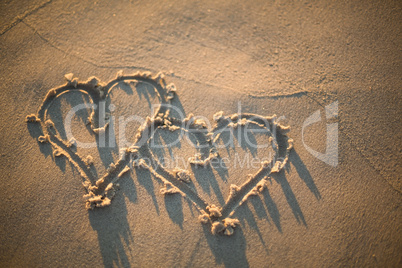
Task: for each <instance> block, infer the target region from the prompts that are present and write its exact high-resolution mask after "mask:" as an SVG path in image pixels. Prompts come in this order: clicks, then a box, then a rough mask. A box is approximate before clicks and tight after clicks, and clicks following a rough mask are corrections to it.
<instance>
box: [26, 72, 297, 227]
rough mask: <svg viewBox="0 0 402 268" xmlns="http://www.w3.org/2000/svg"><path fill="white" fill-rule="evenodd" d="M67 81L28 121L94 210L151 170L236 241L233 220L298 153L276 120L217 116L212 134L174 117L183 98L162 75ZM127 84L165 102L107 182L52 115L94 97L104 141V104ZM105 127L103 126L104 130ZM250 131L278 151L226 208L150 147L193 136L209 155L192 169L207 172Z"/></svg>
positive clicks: (93, 125) (97, 130)
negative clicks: (134, 175)
mask: <svg viewBox="0 0 402 268" xmlns="http://www.w3.org/2000/svg"><path fill="white" fill-rule="evenodd" d="M65 78H66V80H67V84H65V85H62V86H60V87H57V88H54V89H51V90H50V91H49V92H48V94H47V95H46V97H45V99H44V101H43V103H42V105H41V106H40V108H39V110H38V113H37V114H31V115H28V116H27V117H26V121H27V122H29V123H37V124H40V126H41V128H42V132H43V135H41V136H39V137H38V141H39V142H41V143H50V144H51V146H52V148H53V155H54V156H55V157H58V156H63V155H64V156H65V157H67V159H68V160H69V161H70V162H71V163H72V164H73V165H74V166H75V167H76V168H77V170H78V171H79V173H80V176H81V177H82V179H83V185H84V187H85V189H86V191H87V194H85V195H84V199H85V202H86V207H87V208H88V209H94V208H95V207H104V206H108V205H110V204H111V200H112V198H113V197H114V195H115V193H116V190H117V187H118V186H119V185H118V180H119V179H120V178H121V177H122V176H123V174H125V173H126V172H129V171H130V170H133V169H141V168H142V169H148V170H149V171H150V172H151V173H152V174H153V175H154V177H155V178H157V179H159V180H160V181H162V182H163V184H164V187H163V188H162V189H161V191H160V192H161V193H162V194H175V193H179V194H181V195H182V196H184V197H186V198H188V199H189V200H191V202H192V203H193V204H194V205H195V207H196V208H197V209H198V211H199V212H200V216H199V220H200V221H201V222H202V223H204V224H210V225H211V232H212V233H213V234H225V235H231V234H232V233H233V231H234V227H235V226H236V225H238V224H239V221H238V220H237V219H234V218H232V217H233V214H234V212H235V210H236V208H237V207H238V206H240V205H241V204H242V203H243V202H245V201H246V200H247V198H248V197H249V196H250V195H256V194H258V193H259V192H261V191H263V190H264V188H265V187H266V186H267V185H266V180H267V179H268V178H269V176H270V174H272V173H277V172H280V171H281V170H282V169H283V168H284V166H285V165H286V163H287V161H288V156H289V152H290V150H291V149H292V147H293V140H292V139H290V138H288V136H287V132H288V131H289V127H285V126H283V125H281V124H279V123H278V122H277V121H276V117H275V116H272V117H267V116H260V115H256V114H247V113H242V114H233V115H230V116H225V115H224V114H223V112H217V113H216V114H215V115H214V116H213V119H214V121H215V123H214V126H212V128H208V127H207V124H206V122H205V121H204V120H202V119H199V118H197V117H195V116H193V115H192V114H190V115H189V116H188V117H186V118H184V119H179V118H175V117H174V116H171V115H170V112H171V107H172V106H171V101H172V99H174V97H175V96H176V94H177V92H176V88H175V86H174V85H173V84H167V83H166V81H165V78H164V75H163V74H162V73H158V74H157V75H152V74H151V73H150V72H143V73H140V72H137V73H135V74H132V75H124V74H123V73H122V71H119V72H118V73H117V76H116V78H115V79H112V80H111V81H109V82H108V83H102V82H101V81H100V80H99V79H98V78H96V77H90V78H89V79H88V80H87V81H85V82H79V81H78V79H77V78H74V77H73V75H72V74H67V75H66V76H65ZM122 81H127V82H128V81H136V82H141V83H147V84H149V85H151V86H152V87H153V88H154V89H155V92H156V94H157V95H158V96H159V99H160V105H159V107H158V109H157V111H156V112H155V114H154V115H153V116H152V117H147V118H146V120H145V122H144V123H143V124H142V125H141V126H140V127H139V129H138V131H137V133H136V135H135V139H134V142H133V143H132V145H131V146H129V147H128V148H125V149H124V150H123V152H122V154H121V157H120V159H119V160H118V161H117V163H112V164H111V165H110V166H109V168H108V169H107V171H106V173H105V174H104V175H103V176H101V177H100V178H96V177H95V176H94V175H93V173H92V172H91V170H90V165H91V162H92V161H91V159H88V158H86V159H83V158H82V157H80V156H79V155H78V154H77V153H76V152H74V150H72V147H74V146H75V144H74V141H73V140H69V141H67V140H64V139H62V138H61V136H60V134H59V133H58V130H57V129H56V127H55V124H54V122H52V121H51V120H50V119H49V118H48V117H49V116H48V109H49V107H50V105H51V104H52V102H53V101H54V100H55V99H56V98H58V97H59V96H60V95H62V94H64V93H67V92H71V91H79V92H81V93H83V94H85V95H87V96H88V97H89V100H90V103H91V104H92V113H91V114H90V116H89V118H88V124H89V125H90V129H91V130H92V131H93V133H94V134H95V135H100V134H101V133H104V132H105V130H106V129H107V128H108V126H109V122H108V121H107V120H106V121H103V122H101V121H102V120H99V121H97V120H96V119H97V118H100V117H101V114H102V112H104V111H102V110H101V109H100V106H99V103H100V102H101V101H104V100H105V99H106V98H107V96H108V95H109V93H110V91H111V89H112V87H113V86H114V85H116V84H117V83H119V82H122ZM103 116H104V114H103ZM99 122H101V125H98V124H99ZM248 126H253V127H255V128H259V129H262V130H264V131H265V133H266V136H267V138H268V140H269V143H270V144H271V146H272V149H273V151H274V157H273V158H272V160H271V161H263V162H261V163H260V166H259V168H258V170H256V172H255V174H253V175H249V176H248V177H247V178H246V179H245V181H244V182H243V183H242V184H241V185H238V186H237V185H234V184H232V185H230V191H229V193H228V197H227V199H226V202H225V204H224V205H223V206H222V207H218V206H216V205H215V204H210V203H208V202H206V201H205V200H203V199H202V198H201V197H200V196H199V195H198V194H197V192H196V191H194V190H193V189H192V188H191V187H190V186H189V183H190V182H191V180H192V175H191V173H190V172H189V171H188V170H185V169H178V168H175V169H168V168H166V167H165V166H164V165H163V164H162V163H160V161H159V160H158V157H157V156H156V155H155V154H154V152H153V151H152V149H151V148H150V147H151V146H150V144H149V142H150V141H151V140H152V139H153V138H154V135H155V133H157V132H158V131H161V130H163V131H169V132H180V133H185V134H186V135H192V136H193V137H195V138H196V139H197V143H198V145H197V146H198V147H197V148H201V147H202V151H203V153H197V154H196V155H194V156H193V157H191V158H190V159H189V163H190V165H192V166H193V167H195V168H196V167H200V166H201V167H205V166H209V165H212V163H213V162H214V161H219V158H220V154H219V150H220V148H219V146H217V143H218V141H219V139H221V135H222V133H223V132H224V131H227V130H233V129H239V128H245V127H248ZM145 159H153V161H151V162H150V161H148V162H147V161H145Z"/></svg>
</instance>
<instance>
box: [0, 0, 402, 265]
mask: <svg viewBox="0 0 402 268" xmlns="http://www.w3.org/2000/svg"><path fill="white" fill-rule="evenodd" d="M401 8H402V6H401V3H400V2H398V1H381V2H379V1H341V2H334V3H333V2H331V1H320V2H309V1H307V2H303V3H292V4H291V3H286V2H282V1H255V2H254V1H253V2H250V3H249V2H245V1H234V0H232V1H222V2H217V1H203V2H198V1H193V0H189V1H170V2H169V3H159V2H156V1H147V2H146V3H137V2H134V1H116V3H104V2H103V1H86V2H84V3H82V2H81V1H57V0H54V1H39V0H38V1H17V2H3V3H1V8H0V14H1V17H2V19H1V20H0V60H1V66H2V67H1V68H2V72H1V74H0V79H1V92H2V95H1V96H2V98H1V104H0V112H1V115H2V116H1V119H0V120H1V124H0V133H1V141H0V142H1V146H0V148H1V156H0V159H1V162H0V163H1V166H0V169H1V170H0V174H1V182H2V187H0V196H1V199H0V200H1V201H0V216H1V222H0V223H1V227H0V266H1V267H87V266H91V267H102V266H105V267H112V266H117V267H214V266H225V267H248V266H250V267H268V266H279V267H283V266H286V267H287V266H309V267H312V266H313V267H321V266H381V267H384V266H386V267H398V266H401V264H402V253H401V252H402V230H401V228H402V226H401V222H402V209H401V201H402V196H401V191H402V182H401V175H400V174H401V172H402V168H401V164H400V163H401V149H400V148H401V140H402V135H401V130H402V129H401V115H402V105H401V104H402V103H401V100H402V99H401V97H402V93H401V80H400V77H401V70H402V68H401V41H402V40H401V21H402V18H401V14H402V13H401ZM119 70H123V74H124V75H129V74H132V73H135V72H137V71H141V72H145V71H149V72H152V73H153V74H157V73H158V72H163V73H164V74H165V79H166V81H167V83H174V85H175V87H176V88H177V91H176V93H175V96H174V98H173V100H172V105H173V106H174V107H176V108H177V109H176V110H174V111H173V112H172V114H171V116H172V117H173V118H179V119H183V118H184V117H188V116H189V115H190V114H191V113H192V114H194V115H195V116H200V117H203V118H204V119H205V121H207V122H213V116H214V114H216V113H217V112H219V111H223V114H224V115H232V114H236V113H238V114H242V113H252V114H258V115H261V116H272V115H274V114H276V115H277V119H278V120H280V121H278V122H280V123H281V124H283V125H288V126H290V127H291V130H290V132H289V133H288V134H287V135H288V136H289V137H290V138H292V139H293V140H294V148H293V149H292V150H291V151H290V154H289V160H288V162H287V165H286V166H285V167H284V169H283V170H282V171H280V172H279V173H277V174H271V175H270V176H269V178H266V179H264V182H265V185H266V186H267V187H266V189H263V190H262V191H261V192H260V193H257V195H253V196H250V197H249V198H248V199H247V201H245V202H244V203H243V204H242V205H240V206H239V207H237V208H236V209H234V214H233V215H232V216H231V217H232V218H235V219H238V220H239V224H238V225H237V226H236V227H235V228H234V232H233V234H232V235H231V236H227V235H223V234H216V235H213V234H212V232H211V223H207V224H202V223H200V221H199V216H200V215H202V209H201V212H200V209H199V208H197V206H196V205H195V204H194V200H195V199H196V198H198V197H200V198H201V199H202V200H205V202H207V203H208V204H215V205H217V206H218V207H222V206H224V205H225V202H226V200H227V198H228V196H229V192H230V185H231V184H236V185H237V186H240V185H242V184H243V183H245V182H246V181H247V179H248V178H247V174H256V172H257V171H258V169H259V167H257V168H254V167H252V168H250V167H248V168H245V167H239V166H236V165H234V163H235V162H234V159H235V158H236V156H239V157H242V158H241V159H243V160H244V159H245V157H247V156H249V157H251V158H258V157H261V156H262V155H267V154H269V152H272V148H265V149H261V150H260V149H258V150H257V151H256V152H254V151H253V150H252V148H251V149H250V148H247V146H245V147H244V146H241V145H239V144H237V143H236V144H235V145H234V146H233V147H232V146H223V147H222V148H221V149H219V154H220V156H221V157H223V156H224V157H226V158H227V159H228V161H229V162H228V163H229V164H228V165H227V169H224V170H222V169H221V170H220V169H215V168H208V167H205V168H203V167H194V166H191V168H190V167H188V166H184V165H183V166H180V165H178V166H177V167H180V168H187V169H188V171H189V172H190V177H191V183H190V186H191V187H192V188H191V187H190V188H191V189H193V191H194V193H195V194H194V195H192V194H191V193H190V195H189V194H187V195H186V197H183V196H182V195H180V194H166V195H163V194H161V192H160V190H161V189H164V187H165V186H166V185H164V184H163V182H161V179H160V178H158V177H157V176H155V175H154V174H152V173H151V172H150V171H149V170H147V169H141V168H132V169H131V170H130V171H128V172H127V173H125V174H122V175H121V178H120V179H119V181H118V183H119V184H120V186H119V187H118V188H119V189H118V190H117V191H116V195H115V196H114V198H113V199H112V202H111V204H110V205H109V206H106V207H103V208H95V209H93V210H87V209H86V207H85V200H84V199H83V198H82V197H83V195H85V194H87V192H86V189H85V188H84V187H83V184H82V178H81V177H82V176H80V172H79V169H77V168H76V167H75V166H74V163H71V162H69V161H68V159H67V157H65V156H61V157H57V156H55V155H54V152H53V150H54V148H52V147H51V146H50V145H49V144H42V143H40V142H39V141H38V137H39V136H40V135H41V130H40V124H35V123H27V122H25V118H26V116H27V115H30V114H36V113H37V112H38V109H39V107H40V106H41V104H42V102H43V100H44V99H45V96H46V94H47V93H48V91H49V90H50V89H52V88H57V87H59V86H61V85H63V84H65V83H66V80H65V78H64V75H65V74H68V73H73V74H74V77H77V78H78V79H79V81H86V80H87V79H88V78H89V77H91V76H96V77H98V78H99V79H100V80H101V81H102V82H108V81H110V80H112V79H114V78H115V77H116V73H117V72H118V71H119ZM148 87H149V85H145V84H141V83H139V84H137V83H131V84H130V83H122V84H119V86H117V88H120V89H113V93H112V94H111V95H110V98H109V99H108V100H107V104H108V105H109V104H110V103H113V104H114V105H115V110H114V111H112V112H111V116H114V118H112V120H111V121H112V122H113V123H111V124H112V125H110V126H109V127H108V130H112V131H113V133H116V136H115V137H119V135H118V133H120V132H121V129H120V128H119V125H118V122H119V121H118V120H119V118H122V117H125V118H127V117H129V116H131V115H136V116H138V117H140V118H142V119H144V120H145V118H146V116H150V117H152V116H153V113H152V105H153V104H155V103H158V102H159V100H158V98H157V96H156V95H155V94H154V93H152V92H154V91H153V89H152V88H151V89H150V88H148ZM144 92H145V93H144ZM149 92H151V93H149ZM88 101H89V99H88V97H87V96H85V95H83V94H81V93H79V92H74V93H68V94H64V95H61V96H60V98H57V99H55V100H54V103H53V104H52V106H50V108H49V110H48V117H47V118H48V119H51V120H52V121H53V122H54V124H55V128H56V129H57V130H58V131H59V133H60V136H61V138H63V139H67V133H66V130H65V122H66V121H65V118H66V117H67V116H68V114H69V111H71V108H73V107H74V106H76V105H79V104H83V103H88ZM336 111H337V113H335V112H336ZM89 112H90V111H89ZM80 113H81V114H79V113H77V115H78V116H75V117H74V118H73V119H72V121H71V133H72V134H73V135H74V137H75V139H76V140H77V141H81V142H88V143H89V142H95V141H96V140H97V135H96V134H94V133H93V131H92V130H91V127H90V126H89V125H86V120H87V117H88V111H87V110H82V111H80ZM317 115H320V117H317ZM335 115H337V116H335ZM309 120H310V121H309ZM314 120H315V121H316V122H314V124H313V121H314ZM141 122H142V121H141ZM309 122H311V124H308V123H309ZM140 125H141V124H140V123H138V124H131V125H130V126H129V127H128V128H127V129H126V134H127V142H128V143H127V144H130V143H131V142H133V141H134V139H135V134H136V133H137V128H138V127H139V126H140ZM209 129H211V127H209ZM119 131H120V132H119ZM155 135H156V136H154V139H155V140H157V141H158V142H159V143H162V144H163V143H168V141H169V139H171V140H175V139H176V138H175V133H174V132H172V131H169V130H168V129H167V130H166V129H164V130H160V132H158V133H157V134H155ZM328 137H329V138H328ZM222 139H223V138H222ZM118 141H120V140H118ZM113 142H116V140H114V141H113V139H112V140H108V142H107V144H108V145H110V144H113ZM221 142H223V141H221ZM236 142H239V139H236ZM263 142H264V136H261V137H258V138H256V143H258V144H260V143H263ZM127 144H121V143H119V142H116V144H115V145H113V146H112V145H110V146H106V147H101V146H95V147H92V148H81V147H80V146H78V148H75V149H74V150H73V149H71V151H72V152H76V153H78V155H79V158H80V159H81V160H85V159H86V157H87V156H88V155H90V156H91V157H92V159H93V165H90V166H91V167H90V169H91V170H92V172H93V173H94V174H95V176H96V177H97V178H100V177H101V176H102V175H103V174H105V172H106V171H107V169H108V167H109V166H110V164H112V163H116V162H117V161H118V159H119V157H120V155H119V150H120V149H122V148H124V147H127V146H126V145H127ZM331 146H333V147H331ZM329 147H330V148H331V149H333V150H335V148H336V149H337V154H335V153H333V154H332V155H331V156H333V157H332V158H330V159H329V160H328V158H325V159H324V158H323V155H324V153H325V152H326V149H327V148H329ZM282 149H283V148H282ZM151 151H152V152H153V153H154V155H156V156H157V157H158V159H162V158H163V157H164V156H166V157H167V158H166V159H165V161H168V160H169V159H172V158H173V159H175V158H180V157H182V158H183V159H188V158H189V157H191V156H193V155H194V154H195V153H197V150H196V149H195V148H194V147H192V146H191V144H190V143H189V142H188V141H187V140H184V139H183V140H181V141H180V143H179V144H175V145H174V146H171V148H157V146H155V148H153V147H152V146H151ZM317 152H318V153H317ZM320 158H321V159H320ZM323 160H326V162H325V161H323ZM169 171H170V172H173V168H170V169H169ZM180 183H181V184H183V185H187V184H186V183H184V182H180ZM181 184H178V185H181ZM183 187H184V186H183ZM180 189H182V188H180ZM183 189H185V188H183ZM186 189H187V188H186ZM195 203H197V202H195Z"/></svg>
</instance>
